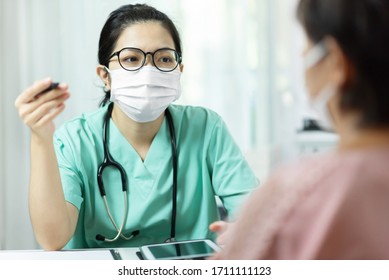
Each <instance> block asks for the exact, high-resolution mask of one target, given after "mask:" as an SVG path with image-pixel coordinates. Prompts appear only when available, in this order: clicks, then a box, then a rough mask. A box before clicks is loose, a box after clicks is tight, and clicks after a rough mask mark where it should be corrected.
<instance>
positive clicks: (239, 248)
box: [214, 0, 389, 259]
mask: <svg viewBox="0 0 389 280" xmlns="http://www.w3.org/2000/svg"><path fill="white" fill-rule="evenodd" d="M297 14H298V19H299V21H300V22H301V24H302V26H303V28H304V30H305V32H306V37H307V46H306V51H305V53H304V60H305V65H306V69H305V78H306V85H307V90H308V93H309V99H310V101H311V104H312V106H313V107H314V108H316V109H317V111H318V113H319V114H318V115H319V116H321V118H322V123H323V124H325V125H327V126H330V127H331V128H332V129H334V130H335V131H336V132H337V133H338V134H339V138H340V141H339V145H338V147H337V150H336V151H334V152H332V153H330V154H326V155H320V156H313V157H312V158H309V159H305V160H302V161H301V162H299V163H296V164H295V165H291V166H285V167H282V168H280V169H279V170H278V171H276V172H275V173H274V174H273V175H272V176H271V177H270V178H269V180H268V182H267V183H266V184H265V185H263V186H262V187H261V188H260V189H258V190H257V191H256V192H255V193H254V194H253V195H252V196H251V197H250V198H249V200H248V201H247V203H246V204H245V206H244V207H243V208H242V209H241V212H240V215H239V217H238V219H237V222H236V223H235V224H234V225H233V226H230V228H229V229H228V230H227V231H226V232H224V233H222V235H221V236H219V237H220V240H223V242H224V243H225V244H224V249H223V251H222V252H221V253H218V254H216V255H215V256H214V258H215V259H389V219H388V213H389V78H388V76H389V1H388V0H358V1H349V0H301V1H300V3H299V6H298V10H297Z"/></svg>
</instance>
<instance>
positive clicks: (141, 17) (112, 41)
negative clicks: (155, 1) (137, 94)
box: [98, 4, 182, 106]
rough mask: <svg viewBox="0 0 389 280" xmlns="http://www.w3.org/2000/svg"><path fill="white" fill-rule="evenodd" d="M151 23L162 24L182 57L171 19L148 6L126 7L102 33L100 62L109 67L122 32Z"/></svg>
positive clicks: (115, 14)
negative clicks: (128, 28)
mask: <svg viewBox="0 0 389 280" xmlns="http://www.w3.org/2000/svg"><path fill="white" fill-rule="evenodd" d="M149 21H156V22H160V23H161V24H162V26H163V27H164V28H166V30H167V31H168V32H169V33H170V35H171V36H172V39H173V42H174V46H175V49H176V51H177V53H178V54H179V55H180V56H182V46H181V39H180V35H179V33H178V31H177V28H176V27H175V25H174V23H173V22H172V21H171V20H170V18H169V17H168V16H167V15H166V14H164V13H162V12H160V11H158V10H157V9H155V8H153V7H151V6H148V5H146V4H135V5H131V4H130V5H124V6H121V7H120V8H118V9H117V10H115V11H113V12H112V13H111V14H110V15H109V17H108V19H107V21H106V22H105V24H104V26H103V29H102V30H101V33H100V40H99V52H98V60H99V63H100V64H101V65H104V66H106V67H108V63H109V57H110V56H111V55H112V53H113V51H114V48H115V45H116V42H117V40H118V39H119V37H120V35H121V33H122V31H123V30H124V29H126V28H127V27H129V26H130V25H132V24H136V23H144V22H149ZM110 96H111V92H110V91H105V97H104V99H103V100H102V101H101V103H100V106H103V105H105V104H106V103H108V102H109V99H110Z"/></svg>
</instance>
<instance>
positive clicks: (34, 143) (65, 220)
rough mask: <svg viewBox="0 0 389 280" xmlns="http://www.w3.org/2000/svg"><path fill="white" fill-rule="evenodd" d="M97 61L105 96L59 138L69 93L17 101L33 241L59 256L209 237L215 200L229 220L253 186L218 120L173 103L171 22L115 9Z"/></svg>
mask: <svg viewBox="0 0 389 280" xmlns="http://www.w3.org/2000/svg"><path fill="white" fill-rule="evenodd" d="M98 58H99V63H100V65H99V66H98V67H97V74H98V75H99V77H100V78H101V80H102V81H103V82H104V84H105V93H106V95H105V98H104V100H103V102H102V106H101V107H100V108H99V109H98V110H97V111H95V112H93V113H88V114H83V115H81V116H79V117H77V118H75V119H73V120H71V121H69V122H67V123H65V124H64V125H63V126H62V127H61V128H59V129H58V130H57V131H55V129H54V125H53V120H54V119H55V117H56V116H58V115H59V114H60V113H61V112H62V111H63V109H64V102H65V101H66V100H67V99H68V98H69V96H70V93H69V90H68V86H67V85H66V84H64V83H61V84H59V85H58V86H57V87H56V88H55V89H51V90H49V91H47V93H45V94H42V93H41V92H42V91H44V90H45V89H47V88H48V87H49V86H50V84H51V82H52V81H51V80H50V79H49V78H48V79H44V80H40V81H37V82H35V83H34V84H33V85H32V86H31V87H29V88H28V89H26V90H25V91H24V92H23V93H21V95H20V96H19V97H18V98H17V100H16V101H15V106H16V107H17V109H18V111H19V114H20V116H21V118H22V120H23V121H24V123H25V124H27V125H28V126H29V127H30V129H31V178H30V197H29V202H30V215H31V220H32V225H33V229H34V232H35V235H36V238H37V241H38V242H39V244H40V245H41V246H42V247H43V248H44V249H48V250H57V249H61V248H63V247H66V248H92V247H134V246H140V245H143V244H150V243H159V242H164V241H169V240H189V239H199V238H211V239H213V238H214V237H215V236H214V235H215V234H214V233H212V232H211V231H210V230H209V225H210V224H212V223H213V222H215V221H217V220H219V219H220V218H219V214H218V207H217V204H216V202H215V195H216V196H219V197H220V198H221V201H222V202H223V204H224V207H225V208H226V209H227V211H228V213H229V215H233V214H234V211H235V210H236V209H237V207H238V206H239V205H240V203H241V201H242V199H243V198H244V197H245V195H246V194H248V193H249V192H250V191H251V190H252V189H253V188H255V187H256V186H257V184H258V180H257V179H256V178H255V176H254V174H253V173H252V171H251V169H250V168H249V166H248V164H247V162H246V161H245V160H244V158H243V156H242V154H241V152H240V151H239V149H238V147H237V145H236V144H235V143H234V141H233V139H232V137H231V136H230V134H229V132H228V131H227V128H226V126H225V124H224V123H223V121H222V120H221V118H220V117H219V116H218V115H217V114H216V113H214V112H212V111H210V110H207V109H204V108H200V107H191V106H179V105H172V104H171V103H172V102H174V101H175V100H177V99H178V98H179V97H180V94H181V91H180V76H181V74H182V71H183V64H182V49H181V42H180V38H179V34H178V32H177V29H176V28H175V26H174V24H173V23H172V21H171V20H170V19H169V18H168V17H167V16H166V15H165V14H163V13H162V12H160V11H158V10H156V9H154V8H152V7H150V6H147V5H126V6H122V7H120V8H119V9H117V10H115V11H113V12H112V13H111V14H110V16H109V18H108V20H107V21H106V23H105V25H104V27H103V29H102V31H101V35H100V41H99V52H98ZM54 132H55V133H54ZM53 136H54V141H53ZM216 224H217V226H215V227H214V228H213V230H215V231H217V230H218V229H220V224H218V223H216ZM210 228H211V229H212V226H211V227H210Z"/></svg>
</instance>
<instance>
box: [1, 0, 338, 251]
mask: <svg viewBox="0 0 389 280" xmlns="http://www.w3.org/2000/svg"><path fill="white" fill-rule="evenodd" d="M297 2H298V0H239V1H237V0H211V1H209V0H196V1H193V0H144V1H141V2H139V1H130V0H127V1H122V0H34V1H32V0H0V125H1V127H0V249H35V248H38V245H37V243H36V241H35V238H34V235H33V232H32V228H31V223H30V218H29V213H28V184H29V170H30V165H29V137H30V135H29V130H28V129H27V127H26V126H24V125H23V123H22V122H21V121H20V119H19V116H18V113H17V111H16V110H15V107H14V102H15V99H16V97H17V96H18V95H19V94H20V93H21V91H22V90H23V89H24V88H26V87H28V86H29V85H30V84H32V83H33V82H34V81H35V80H37V79H41V78H44V77H48V76H49V77H52V79H53V80H55V81H60V82H66V83H68V84H69V86H70V90H71V94H72V96H71V99H70V100H69V101H68V102H67V105H66V110H65V111H64V112H63V113H62V114H61V116H60V117H59V118H58V119H57V120H56V126H57V127H58V126H60V125H61V124H62V123H63V122H64V121H67V120H69V119H71V118H73V117H75V116H77V115H79V114H80V113H82V112H84V111H92V110H95V109H97V107H98V103H99V101H100V100H101V99H102V97H103V91H102V88H101V86H102V84H101V82H100V81H99V79H98V77H97V75H96V71H95V68H96V66H97V47H98V40H99V34H100V30H101V28H102V26H103V24H104V22H105V21H106V19H107V17H108V14H109V13H110V12H111V11H113V10H114V9H116V8H118V7H119V6H121V5H124V4H129V3H133V4H135V3H147V4H149V5H152V6H154V7H156V8H157V9H159V10H161V11H163V12H164V13H166V14H167V15H168V16H169V17H170V18H171V19H172V20H173V22H174V23H175V24H176V26H177V28H178V30H179V32H180V34H181V37H182V41H183V63H184V65H185V69H184V74H183V76H182V89H183V94H182V96H181V99H180V100H179V101H178V102H177V103H179V104H190V105H199V106H205V107H208V108H210V109H213V110H214V111H216V112H217V113H219V114H220V115H221V116H222V117H223V119H224V121H225V122H226V124H227V126H228V128H229V130H230V132H231V134H232V136H233V137H234V139H235V141H236V142H237V143H238V145H239V146H240V148H241V150H242V152H243V153H244V154H245V155H246V157H247V160H248V162H249V163H250V165H251V166H252V168H253V170H254V172H255V173H256V174H257V176H258V178H259V179H260V181H261V182H264V181H265V180H266V177H267V176H268V175H269V172H271V171H272V170H273V169H274V168H276V167H277V165H279V164H283V163H286V162H288V161H290V160H296V159H298V158H300V157H301V156H304V155H306V154H311V153H315V152H322V151H326V150H328V149H332V148H333V146H334V144H336V135H334V134H332V133H324V132H320V131H315V130H313V131H312V130H311V125H310V124H311V123H310V121H309V119H314V118H315V115H314V113H313V112H311V111H310V109H309V106H308V102H307V98H306V96H305V91H304V79H303V78H304V77H303V69H302V61H301V52H302V50H303V47H304V43H305V41H304V40H305V39H304V36H303V32H302V30H301V29H300V26H299V25H298V23H297V20H296V18H295V8H296V5H297ZM42 203H45V202H44V201H42Z"/></svg>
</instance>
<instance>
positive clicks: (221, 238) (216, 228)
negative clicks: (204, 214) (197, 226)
mask: <svg viewBox="0 0 389 280" xmlns="http://www.w3.org/2000/svg"><path fill="white" fill-rule="evenodd" d="M231 225H232V223H229V222H224V221H216V222H213V223H212V224H210V225H209V230H210V231H213V232H216V233H217V235H218V236H217V239H216V243H217V244H219V245H224V244H225V237H226V235H225V233H226V231H227V229H228V228H229V227H230V226H231Z"/></svg>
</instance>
